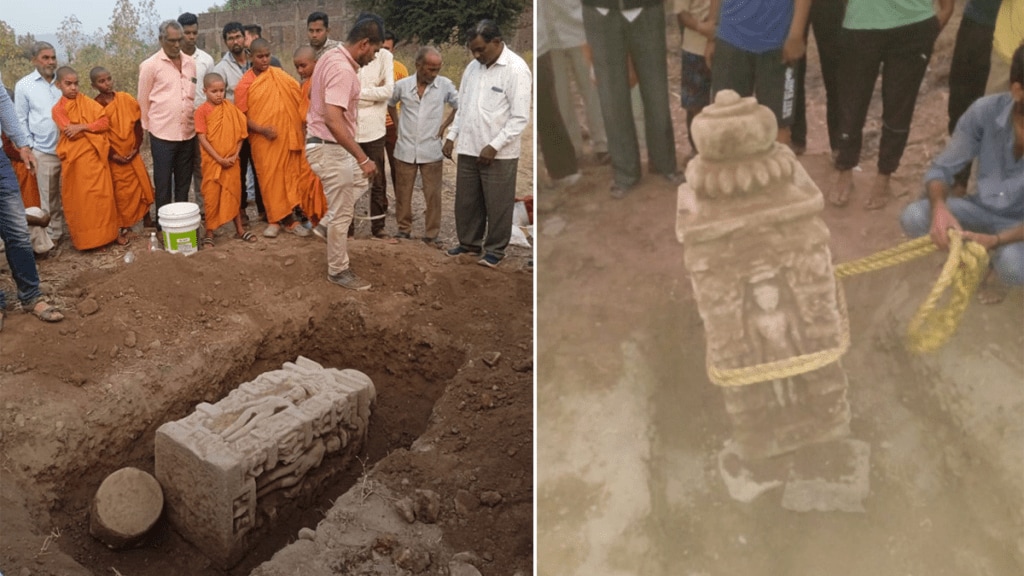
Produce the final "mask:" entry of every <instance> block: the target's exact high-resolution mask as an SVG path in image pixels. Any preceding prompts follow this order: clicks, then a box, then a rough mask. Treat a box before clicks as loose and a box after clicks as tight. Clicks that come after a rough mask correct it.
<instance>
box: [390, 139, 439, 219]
mask: <svg viewBox="0 0 1024 576" xmlns="http://www.w3.org/2000/svg"><path fill="white" fill-rule="evenodd" d="M442 162H443V161H442V160H438V161H437V162H430V163H428V164H410V163H408V162H402V161H401V160H399V159H397V158H396V159H395V161H394V166H395V219H396V220H398V231H399V232H405V233H406V234H411V233H412V189H413V185H414V184H415V183H416V171H417V170H418V171H419V172H420V174H421V175H422V176H423V200H424V201H425V202H426V205H427V209H426V213H425V214H424V216H423V237H424V238H432V239H436V238H437V235H438V234H440V233H441V169H442V167H443V166H442Z"/></svg>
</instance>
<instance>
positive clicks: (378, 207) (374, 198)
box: [359, 136, 388, 236]
mask: <svg viewBox="0 0 1024 576" xmlns="http://www.w3.org/2000/svg"><path fill="white" fill-rule="evenodd" d="M359 146H360V147H361V148H362V149H363V152H364V153H366V156H367V157H368V158H369V159H370V161H371V162H373V163H374V165H376V166H377V172H376V173H375V174H374V175H373V180H372V181H371V183H370V218H371V220H370V231H371V232H372V233H373V235H374V236H377V235H379V234H383V233H384V224H385V222H384V217H385V216H386V215H387V213H388V193H387V187H386V180H385V176H384V137H383V136H381V137H380V138H378V139H376V140H373V141H372V142H360V143H359Z"/></svg>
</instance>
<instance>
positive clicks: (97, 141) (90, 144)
mask: <svg viewBox="0 0 1024 576" xmlns="http://www.w3.org/2000/svg"><path fill="white" fill-rule="evenodd" d="M56 83H57V86H58V87H59V88H60V91H61V94H63V96H62V97H61V99H60V100H58V101H57V104H56V105H54V107H53V111H52V113H51V114H52V116H53V121H54V123H56V124H57V129H58V130H60V137H59V139H58V140H57V157H59V158H60V169H61V197H62V198H63V201H64V217H65V218H66V219H67V223H68V231H69V232H71V243H72V244H74V246H75V248H76V249H78V250H89V249H91V248H98V247H100V246H105V245H107V244H110V243H111V242H113V241H115V240H117V241H118V243H122V244H123V243H127V241H128V240H127V238H122V237H120V236H119V235H118V229H119V226H118V220H119V218H118V214H117V205H116V203H115V202H114V185H113V182H112V181H111V179H110V168H109V166H108V165H107V157H108V155H109V154H110V142H108V141H107V135H106V132H107V130H108V129H109V128H110V119H109V118H107V116H106V115H105V114H104V113H103V106H101V105H100V104H99V102H97V101H95V100H93V99H92V98H89V97H88V96H84V95H83V96H79V94H78V73H77V72H75V71H74V69H72V68H69V67H67V66H62V67H60V68H58V69H57V73H56Z"/></svg>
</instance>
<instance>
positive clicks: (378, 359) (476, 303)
mask: <svg viewBox="0 0 1024 576" xmlns="http://www.w3.org/2000/svg"><path fill="white" fill-rule="evenodd" d="M523 140H524V144H525V145H524V146H523V157H522V158H521V160H520V174H519V181H518V190H519V195H520V196H523V195H526V194H529V193H530V191H531V189H532V166H533V162H532V158H533V156H532V150H530V146H529V143H530V142H532V129H528V130H527V131H526V133H525V134H524V136H523ZM389 188H390V187H389ZM416 198H417V202H419V203H420V204H418V205H417V206H418V207H419V209H422V204H421V202H422V200H420V199H419V198H420V196H419V195H418V194H417V195H416ZM453 198H454V164H452V163H449V162H446V167H445V189H444V203H445V212H444V217H443V228H442V234H441V237H442V239H443V240H445V241H446V243H447V244H446V245H447V246H451V245H453V244H454V237H455V234H454V223H453V219H452V216H451V214H452V211H451V210H452V202H453ZM358 206H359V207H358V209H357V213H362V214H365V213H366V200H365V199H363V200H362V201H361V202H360V204H359V205H358ZM250 212H254V210H253V209H252V208H251V207H250ZM263 226H264V225H263V224H257V225H254V226H253V227H252V228H251V229H253V230H254V231H255V232H256V233H257V235H258V234H259V233H260V232H261V231H262V228H263ZM388 228H389V229H390V230H391V231H392V232H394V231H395V228H394V221H393V211H392V214H390V215H389V217H388ZM414 233H422V222H421V220H420V219H419V218H418V219H417V220H416V221H415V223H414ZM368 235H369V225H368V223H367V222H365V221H363V222H360V223H359V225H358V227H357V239H356V240H355V241H353V242H351V243H350V245H349V250H350V254H351V256H352V262H353V264H352V266H353V269H354V270H356V272H357V273H358V274H360V275H361V276H362V277H364V278H366V279H368V280H369V281H370V282H372V283H373V288H372V289H371V290H370V291H369V292H361V293H354V292H350V291H347V290H345V289H343V288H340V287H338V286H334V285H333V284H330V283H329V282H327V280H326V271H325V270H326V262H325V256H326V248H325V245H324V244H323V243H322V242H320V241H319V240H317V239H315V237H310V238H298V237H294V236H291V235H288V234H282V235H281V236H280V237H279V238H276V239H266V238H262V237H261V238H260V239H259V241H258V242H256V243H254V244H245V243H242V242H239V241H237V240H233V239H231V237H230V234H229V233H226V232H223V233H222V235H220V236H219V237H218V238H217V246H216V247H215V248H213V249H210V250H203V251H201V252H199V253H198V254H196V255H194V256H191V257H184V256H180V255H171V254H167V253H163V252H159V253H149V252H148V251H147V250H146V245H147V239H146V237H141V238H137V239H136V240H135V241H134V242H133V244H132V245H131V246H129V247H128V248H127V249H126V248H122V247H109V248H107V249H106V250H105V251H94V252H90V253H81V252H77V251H75V250H74V249H72V248H71V247H70V246H68V245H64V246H63V247H62V249H61V251H60V253H59V255H57V256H56V257H51V258H49V259H46V260H43V261H41V262H40V263H39V269H40V275H41V278H42V280H43V282H44V289H45V292H46V293H47V294H49V295H50V296H51V298H52V299H53V301H54V302H55V303H56V304H57V305H59V306H60V308H61V309H62V310H63V311H64V314H65V315H66V319H65V320H64V321H63V322H61V323H59V324H44V323H42V322H40V321H39V320H37V319H35V318H33V317H31V316H29V315H27V314H22V313H20V312H17V311H8V317H7V322H6V325H5V326H4V331H3V333H2V334H0V405H2V407H3V411H2V412H0V571H2V572H3V573H4V574H13V575H29V574H31V575H51V574H52V575H55V576H69V575H79V574H97V575H98V574H112V573H113V574H124V575H125V576H139V575H142V576H145V575H150V576H167V575H177V574H181V575H185V574H188V575H198V576H214V575H224V574H231V575H244V574H248V573H249V572H250V571H251V570H252V569H253V568H254V567H255V566H257V565H258V564H259V563H261V562H263V561H265V560H267V559H269V558H270V556H271V555H273V553H274V552H276V551H277V550H279V549H280V548H281V547H283V546H284V545H285V544H287V543H288V542H289V541H292V540H294V539H295V538H296V533H297V532H298V530H299V528H300V527H315V526H316V524H317V522H318V521H320V520H321V519H322V518H323V517H324V514H325V513H326V512H327V510H328V509H330V508H331V503H332V502H333V501H334V500H335V499H336V498H338V497H339V496H340V495H341V494H342V493H344V492H345V491H346V490H347V489H348V488H349V487H350V486H352V485H353V483H355V482H356V481H357V479H359V478H360V477H362V480H361V482H362V483H363V484H364V485H365V483H367V482H374V483H377V485H379V486H383V487H384V488H385V489H386V491H387V492H389V493H390V494H393V495H395V497H398V498H400V497H402V496H406V495H412V494H413V493H414V491H415V490H416V489H419V488H429V489H430V490H433V491H434V492H437V493H438V494H439V495H440V496H441V501H442V506H441V513H440V518H439V520H438V526H439V527H440V528H441V531H442V534H443V538H442V540H441V541H440V542H439V543H438V542H429V543H426V542H415V541H414V540H415V538H413V539H412V540H411V541H403V542H399V543H400V544H404V545H408V546H412V547H417V546H422V547H424V548H425V547H429V548H430V549H431V550H434V551H435V554H436V555H435V557H433V564H432V565H431V570H436V569H437V567H438V566H444V565H446V564H447V559H446V556H450V555H451V554H453V553H456V552H461V551H473V552H474V553H475V554H477V555H478V556H481V557H483V558H484V559H485V563H486V566H484V567H483V570H484V573H485V574H487V573H494V574H512V573H513V572H515V571H516V570H523V571H527V572H530V571H532V566H533V562H532V556H533V543H532V519H533V472H532V470H533V467H532V461H533V458H532V454H533V428H532V427H533V423H532V414H533V394H532V391H533V387H532V380H533V378H532V374H533V360H532V359H533V327H532V319H533V314H532V311H533V276H532V273H531V272H530V270H529V269H527V268H526V260H527V258H528V257H529V255H530V252H531V251H530V250H528V249H523V248H512V249H510V251H509V257H508V258H506V260H505V261H504V262H503V263H502V264H501V266H500V267H499V268H498V269H496V270H489V269H487V268H484V267H482V266H478V265H476V263H475V260H474V259H464V257H460V258H449V257H446V256H445V255H444V254H443V252H441V251H440V250H436V249H434V248H431V247H428V246H427V245H425V244H423V243H422V242H420V241H419V240H406V241H402V242H401V243H400V244H398V245H390V244H387V243H384V242H380V241H377V240H372V239H369V238H368ZM127 251H131V252H132V253H133V254H134V256H135V261H134V262H132V263H130V264H127V263H125V262H124V259H123V258H124V255H125V254H126V252H127ZM0 288H2V289H4V290H5V291H7V292H8V294H9V301H16V299H15V298H13V282H12V281H11V278H10V274H9V272H7V271H5V272H4V273H3V274H0ZM90 307H91V308H96V309H97V310H96V311H90ZM497 354H500V357H498V358H497V360H496V362H494V363H493V364H494V365H493V366H491V365H489V364H488V363H486V362H484V359H487V360H488V361H491V360H493V359H494V358H495V357H496V355H497ZM298 355H303V356H306V357H308V358H311V359H313V360H315V361H317V362H320V363H322V364H324V365H325V366H329V367H337V368H355V369H358V370H361V371H363V372H366V373H367V374H368V375H369V376H370V377H371V378H372V379H373V381H374V383H375V385H376V388H377V392H378V397H377V402H376V405H375V406H374V409H373V415H372V417H371V421H370V430H369V440H368V443H367V444H368V445H367V447H366V449H365V452H364V454H362V455H361V456H360V460H361V462H362V465H361V466H359V465H357V468H356V469H352V470H349V471H348V472H346V473H345V475H344V477H343V478H342V481H341V482H338V483H337V484H335V485H332V486H330V487H329V488H328V490H327V492H326V493H324V494H323V495H322V497H321V498H320V499H319V501H318V502H317V503H316V504H315V505H314V506H311V507H308V508H302V507H300V506H298V505H296V507H295V509H294V510H292V511H291V512H290V513H288V514H284V515H282V516H281V517H280V518H279V519H278V520H277V522H278V525H277V526H276V527H275V530H274V534H273V535H272V536H270V537H267V538H266V539H265V540H263V541H261V542H259V543H258V544H257V546H256V547H255V548H254V550H253V551H252V553H251V554H249V555H248V556H247V557H246V558H245V559H244V560H242V562H241V563H240V564H239V565H238V566H236V567H235V568H233V569H232V570H230V571H220V570H217V569H216V568H214V567H213V566H212V565H211V564H210V562H209V561H208V560H207V559H206V558H204V557H203V556H202V555H201V554H200V553H198V552H197V551H196V550H195V549H194V548H193V547H192V546H191V545H190V544H189V543H187V542H186V541H184V540H182V539H181V537H179V536H178V535H177V534H176V533H175V532H174V531H173V530H172V529H171V528H170V527H169V526H168V525H167V523H166V520H161V521H160V522H159V523H158V525H157V527H156V528H155V530H154V531H153V533H152V534H151V535H150V537H149V538H148V539H147V541H146V542H145V543H144V545H143V546H142V547H141V548H138V549H135V550H130V551H125V552H119V553H118V552H111V551H109V550H107V549H106V548H105V547H104V546H103V545H101V544H100V543H99V542H97V541H95V540H93V539H92V538H91V537H90V536H89V535H88V509H89V505H90V503H91V498H92V496H93V494H94V493H95V490H96V488H97V487H98V486H99V484H100V482H101V481H102V480H103V478H104V477H105V476H106V475H108V474H109V473H111V472H113V471H115V470H117V469H119V468H121V467H123V466H135V467H137V468H140V469H143V470H146V471H149V472H152V470H153V456H152V455H153V435H154V431H155V430H156V428H157V427H159V426H160V425H161V424H162V423H164V422H167V421H171V420H176V419H179V418H182V417H184V416H185V415H186V414H188V413H190V412H191V411H192V409H193V408H194V406H195V405H196V404H197V403H198V402H216V401H217V400H219V399H220V398H221V397H223V396H224V395H226V394H227V393H228V392H229V391H230V390H232V389H234V388H235V387H236V386H238V385H239V384H241V383H242V382H245V381H248V380H251V379H252V378H254V377H255V376H256V375H258V374H259V373H261V372H263V371H266V370H272V369H277V368H280V365H281V364H282V363H283V362H285V361H290V360H294V359H295V358H296V357H297V356H298ZM421 437H430V438H431V439H432V440H431V441H432V443H433V446H434V448H435V449H434V451H432V452H431V453H429V454H426V453H424V452H419V451H415V450H410V449H409V448H410V446H411V445H412V444H413V442H414V441H416V440H417V439H418V438H421ZM460 490H465V491H468V492H469V493H471V494H475V495H479V494H480V493H482V492H485V491H496V492H498V493H499V494H501V497H502V498H501V502H500V504H497V505H496V506H494V507H491V506H479V507H475V508H471V509H469V510H468V511H462V512H459V513H456V511H455V505H454V502H453V499H454V498H455V496H456V494H457V493H458V492H459V491H460ZM381 492H384V490H381ZM395 514H396V515H397V512H395ZM437 551H440V552H437Z"/></svg>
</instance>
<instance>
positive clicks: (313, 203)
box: [299, 80, 327, 226]
mask: <svg viewBox="0 0 1024 576" xmlns="http://www.w3.org/2000/svg"><path fill="white" fill-rule="evenodd" d="M312 85H313V83H312V82H311V81H309V80H306V81H305V82H303V83H302V87H301V89H302V91H301V95H302V99H301V100H300V101H299V116H300V117H302V119H303V120H305V118H306V113H307V112H309V89H310V87H311V86H312ZM299 206H300V207H301V208H302V213H303V214H305V215H306V217H307V218H309V221H310V222H312V223H313V225H314V226H316V225H317V224H319V223H320V219H321V218H323V217H324V214H327V196H326V195H324V185H323V183H322V182H320V178H318V177H317V175H316V173H315V172H313V168H312V167H311V166H310V165H309V160H308V159H307V158H306V147H305V146H303V147H302V163H301V164H300V165H299Z"/></svg>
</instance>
